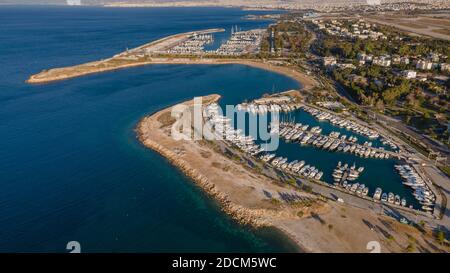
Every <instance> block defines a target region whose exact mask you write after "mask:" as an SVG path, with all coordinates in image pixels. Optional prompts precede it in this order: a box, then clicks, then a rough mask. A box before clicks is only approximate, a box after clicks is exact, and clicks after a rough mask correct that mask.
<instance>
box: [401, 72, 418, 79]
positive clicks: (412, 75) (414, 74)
mask: <svg viewBox="0 0 450 273" xmlns="http://www.w3.org/2000/svg"><path fill="white" fill-rule="evenodd" d="M402 75H403V77H405V78H407V79H415V78H416V77H417V72H416V71H414V70H405V71H403V72H402Z"/></svg>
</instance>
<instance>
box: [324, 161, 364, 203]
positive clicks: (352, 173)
mask: <svg viewBox="0 0 450 273" xmlns="http://www.w3.org/2000/svg"><path fill="white" fill-rule="evenodd" d="M363 171H364V167H362V166H361V167H359V168H357V167H356V165H355V164H353V165H352V166H349V164H347V163H345V164H342V163H341V161H339V162H338V165H337V166H336V168H335V169H334V170H333V174H332V176H333V180H334V185H335V186H340V187H342V188H344V189H346V190H348V191H350V192H352V193H356V194H357V195H361V196H367V194H368V193H369V187H366V185H364V184H359V183H353V184H352V183H349V182H350V181H355V180H356V179H358V178H359V176H360V175H361V173H362V172H363Z"/></svg>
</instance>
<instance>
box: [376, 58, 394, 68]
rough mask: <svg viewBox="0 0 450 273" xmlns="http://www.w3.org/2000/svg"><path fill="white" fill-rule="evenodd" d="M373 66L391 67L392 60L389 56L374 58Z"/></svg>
mask: <svg viewBox="0 0 450 273" xmlns="http://www.w3.org/2000/svg"><path fill="white" fill-rule="evenodd" d="M372 63H373V64H376V65H379V66H385V67H387V66H391V59H390V58H389V56H380V57H375V58H373V61H372Z"/></svg>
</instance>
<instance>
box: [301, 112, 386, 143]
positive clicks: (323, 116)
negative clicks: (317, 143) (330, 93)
mask: <svg viewBox="0 0 450 273" xmlns="http://www.w3.org/2000/svg"><path fill="white" fill-rule="evenodd" d="M302 108H303V110H305V111H306V112H308V113H310V114H311V115H312V116H313V117H315V118H316V119H318V120H319V121H329V122H330V123H331V124H333V125H335V126H339V127H342V128H345V129H347V130H349V131H353V132H356V133H358V134H361V135H364V136H366V137H368V138H371V139H376V138H378V137H379V136H380V135H379V134H378V132H377V131H375V130H373V129H370V128H368V127H366V126H364V125H361V124H358V123H357V122H355V121H352V120H348V119H345V118H341V117H338V116H336V115H333V114H331V113H328V112H326V111H322V110H320V109H317V108H314V107H310V106H306V105H303V106H302Z"/></svg>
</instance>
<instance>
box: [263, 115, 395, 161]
mask: <svg viewBox="0 0 450 273" xmlns="http://www.w3.org/2000/svg"><path fill="white" fill-rule="evenodd" d="M275 128H276V127H274V128H272V129H271V134H272V133H278V134H279V136H280V137H281V138H283V139H285V140H286V141H290V142H298V143H300V144H301V145H312V146H315V147H317V148H321V149H324V150H329V151H337V152H344V153H352V154H355V155H357V156H360V157H366V158H369V157H370V158H379V159H388V158H390V153H389V152H387V151H385V150H384V149H381V148H375V147H372V146H371V143H370V142H366V143H364V144H363V145H361V144H357V143H355V142H356V141H357V138H356V137H352V136H351V137H347V136H346V135H342V136H340V133H339V132H331V133H330V134H329V135H328V136H325V135H321V134H320V132H321V129H320V128H319V127H312V128H311V129H310V130H308V128H309V125H303V124H301V123H291V122H280V126H279V128H278V129H275Z"/></svg>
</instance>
